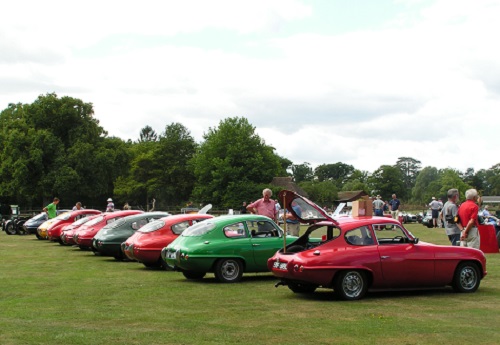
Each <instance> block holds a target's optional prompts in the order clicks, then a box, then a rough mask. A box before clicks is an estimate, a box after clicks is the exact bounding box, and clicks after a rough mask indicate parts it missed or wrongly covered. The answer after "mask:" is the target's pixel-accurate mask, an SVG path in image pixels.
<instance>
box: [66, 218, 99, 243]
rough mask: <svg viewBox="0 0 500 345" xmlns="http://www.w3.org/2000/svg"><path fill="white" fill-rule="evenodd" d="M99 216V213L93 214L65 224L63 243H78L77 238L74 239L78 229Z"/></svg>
mask: <svg viewBox="0 0 500 345" xmlns="http://www.w3.org/2000/svg"><path fill="white" fill-rule="evenodd" d="M98 216H99V214H97V215H93V216H87V217H85V218H81V219H79V220H77V221H76V222H74V223H71V224H68V225H65V226H64V227H63V228H62V229H61V244H62V245H74V244H76V243H75V240H74V239H73V235H74V234H75V233H76V232H77V231H78V229H80V227H81V226H82V225H83V224H85V223H87V222H89V221H91V220H92V219H94V218H96V217H98Z"/></svg>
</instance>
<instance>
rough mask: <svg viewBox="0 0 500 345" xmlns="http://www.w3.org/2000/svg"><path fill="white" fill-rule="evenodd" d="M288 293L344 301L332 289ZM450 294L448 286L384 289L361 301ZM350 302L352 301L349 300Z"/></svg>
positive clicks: (296, 296) (310, 298)
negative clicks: (306, 292) (417, 288)
mask: <svg viewBox="0 0 500 345" xmlns="http://www.w3.org/2000/svg"><path fill="white" fill-rule="evenodd" d="M289 292H290V295H289V296H288V297H287V298H291V297H293V298H297V299H303V300H311V301H323V302H345V301H344V300H341V299H339V298H338V297H336V296H335V295H334V293H333V290H330V289H319V290H317V291H315V292H314V293H308V294H305V293H304V294H301V293H293V292H291V291H289ZM449 295H450V296H452V295H455V293H454V292H453V290H452V289H451V288H450V287H442V288H429V289H419V290H416V289H415V290H414V289H411V290H410V289H408V290H390V291H389V290H387V291H386V290H384V291H368V293H367V294H366V295H365V297H363V299H362V301H367V300H368V301H370V300H373V301H377V300H380V301H383V300H387V299H391V300H395V299H407V298H417V297H442V296H449ZM351 303H352V302H351Z"/></svg>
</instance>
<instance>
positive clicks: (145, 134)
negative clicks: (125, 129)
mask: <svg viewBox="0 0 500 345" xmlns="http://www.w3.org/2000/svg"><path fill="white" fill-rule="evenodd" d="M157 140H158V135H157V134H156V132H155V131H154V130H153V128H151V127H150V126H146V127H144V128H142V129H141V133H140V134H139V142H148V141H157Z"/></svg>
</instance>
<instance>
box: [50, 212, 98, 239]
mask: <svg viewBox="0 0 500 345" xmlns="http://www.w3.org/2000/svg"><path fill="white" fill-rule="evenodd" d="M100 213H101V211H98V210H85V209H81V210H77V211H71V212H68V213H65V214H64V215H62V216H60V217H58V218H57V220H56V221H55V222H54V223H52V224H50V225H49V227H48V228H47V236H48V238H49V240H50V241H57V242H60V243H61V244H62V241H61V232H62V229H63V227H65V226H66V225H69V224H72V223H74V222H76V221H77V220H79V219H81V218H85V217H87V216H93V215H96V214H100Z"/></svg>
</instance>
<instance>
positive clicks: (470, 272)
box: [451, 262, 481, 293]
mask: <svg viewBox="0 0 500 345" xmlns="http://www.w3.org/2000/svg"><path fill="white" fill-rule="evenodd" d="M480 283H481V273H480V271H479V268H478V266H477V264H475V263H474V262H461V263H460V264H459V265H458V266H457V269H456V270H455V274H454V275H453V283H452V285H451V286H452V287H453V290H455V291H456V292H465V293H467V292H475V291H476V290H477V289H478V287H479V284H480Z"/></svg>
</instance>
